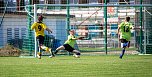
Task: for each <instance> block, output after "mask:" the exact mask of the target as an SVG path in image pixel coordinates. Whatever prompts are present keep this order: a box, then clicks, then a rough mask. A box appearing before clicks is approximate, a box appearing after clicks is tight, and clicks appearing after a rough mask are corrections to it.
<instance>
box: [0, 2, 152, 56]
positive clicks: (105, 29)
mask: <svg viewBox="0 0 152 77" xmlns="http://www.w3.org/2000/svg"><path fill="white" fill-rule="evenodd" d="M125 6H126V7H125ZM63 7H64V8H63ZM65 7H66V8H65ZM105 7H107V13H106V14H107V17H106V18H105ZM1 8H3V9H2V10H1V11H0V19H1V27H0V46H1V47H3V46H5V45H6V44H12V45H14V46H16V47H18V48H20V49H22V50H25V51H24V52H29V54H30V55H33V54H34V51H35V48H34V43H35V42H34V35H33V31H31V30H30V26H31V25H32V23H33V21H34V18H33V17H34V15H33V13H34V9H33V8H34V7H31V6H26V7H24V9H23V10H22V11H16V10H15V11H14V10H13V11H12V10H7V8H9V9H17V7H7V8H6V7H1ZM141 8H142V10H141ZM4 9H6V10H4ZM29 9H30V10H29ZM151 9H152V7H151V5H143V6H141V5H132V6H131V5H116V4H111V5H91V6H90V5H87V4H86V5H85V4H84V5H69V6H67V5H57V4H56V5H38V7H37V13H38V14H43V15H44V16H45V19H44V22H45V23H46V25H47V26H48V27H49V28H51V29H52V30H53V34H51V35H48V33H47V32H45V33H46V39H47V40H46V41H47V42H46V44H48V43H50V44H49V45H48V46H49V47H52V48H53V49H54V50H55V49H56V48H57V47H58V46H60V45H62V44H63V43H64V41H65V40H66V39H67V34H68V33H67V30H69V29H74V30H75V31H76V35H78V36H85V37H86V38H85V39H84V40H78V41H77V45H76V46H75V47H76V48H77V49H79V50H80V51H82V52H86V51H87V52H88V51H89V52H103V53H104V52H105V51H106V52H108V53H110V52H111V53H113V52H114V53H118V52H119V51H120V50H121V48H120V42H119V40H118V35H117V33H116V31H117V28H118V25H119V24H120V23H121V22H122V21H123V20H124V18H125V17H126V16H130V17H131V23H132V24H133V26H134V27H135V30H132V39H131V47H130V49H128V50H129V51H136V50H138V51H139V52H140V53H152V51H151V48H152V44H151V43H152V42H151V39H152V34H151V28H152V25H151V21H152V10H151ZM29 14H30V15H29ZM141 14H142V17H141ZM32 16H33V17H32ZM68 18H69V21H68ZM141 18H142V20H141ZM105 19H107V21H105ZM105 22H107V25H106V26H105ZM141 22H142V23H141ZM68 24H69V25H68ZM141 24H142V27H141ZM50 39H53V40H54V41H50ZM141 47H142V48H141ZM106 48H107V50H106ZM131 53H132V52H131Z"/></svg>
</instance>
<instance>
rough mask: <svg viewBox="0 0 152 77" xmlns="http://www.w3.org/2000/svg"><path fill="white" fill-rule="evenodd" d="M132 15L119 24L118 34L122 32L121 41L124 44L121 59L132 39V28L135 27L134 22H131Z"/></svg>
mask: <svg viewBox="0 0 152 77" xmlns="http://www.w3.org/2000/svg"><path fill="white" fill-rule="evenodd" d="M129 21H130V17H126V18H125V21H124V22H122V23H121V24H120V25H119V26H118V34H120V39H119V40H120V41H121V46H122V48H123V49H122V53H121V54H120V57H119V58H120V59H122V57H123V55H124V53H125V49H126V47H129V46H130V39H131V29H132V28H133V26H132V24H131V23H130V22H129Z"/></svg>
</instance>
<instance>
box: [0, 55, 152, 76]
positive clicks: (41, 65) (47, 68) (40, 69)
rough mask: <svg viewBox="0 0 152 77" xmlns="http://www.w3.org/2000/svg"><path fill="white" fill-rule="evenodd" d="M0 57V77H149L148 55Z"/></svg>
mask: <svg viewBox="0 0 152 77" xmlns="http://www.w3.org/2000/svg"><path fill="white" fill-rule="evenodd" d="M118 57H119V56H118V55H117V56H114V55H113V56H112V55H102V56H99V55H98V56H81V58H74V57H73V56H56V57H55V58H48V57H46V56H42V59H37V58H19V57H0V77H152V55H149V56H143V55H142V56H139V55H125V56H124V58H123V59H119V58H118Z"/></svg>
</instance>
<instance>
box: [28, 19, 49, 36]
mask: <svg viewBox="0 0 152 77" xmlns="http://www.w3.org/2000/svg"><path fill="white" fill-rule="evenodd" d="M31 29H32V30H34V29H35V32H36V36H39V35H41V36H44V30H45V29H46V25H45V24H44V23H42V22H35V23H34V24H33V25H32V26H31Z"/></svg>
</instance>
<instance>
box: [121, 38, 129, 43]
mask: <svg viewBox="0 0 152 77" xmlns="http://www.w3.org/2000/svg"><path fill="white" fill-rule="evenodd" d="M120 41H121V43H127V42H128V41H127V40H126V39H120Z"/></svg>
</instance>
